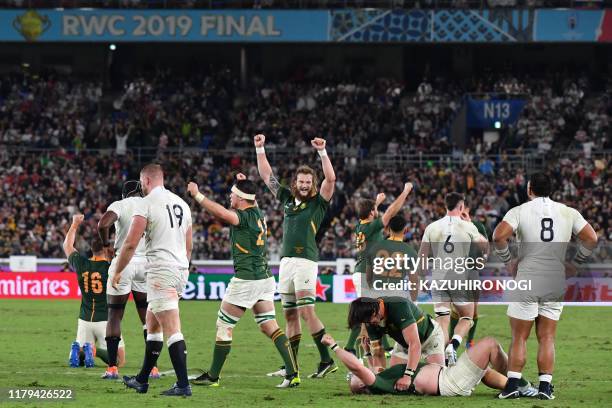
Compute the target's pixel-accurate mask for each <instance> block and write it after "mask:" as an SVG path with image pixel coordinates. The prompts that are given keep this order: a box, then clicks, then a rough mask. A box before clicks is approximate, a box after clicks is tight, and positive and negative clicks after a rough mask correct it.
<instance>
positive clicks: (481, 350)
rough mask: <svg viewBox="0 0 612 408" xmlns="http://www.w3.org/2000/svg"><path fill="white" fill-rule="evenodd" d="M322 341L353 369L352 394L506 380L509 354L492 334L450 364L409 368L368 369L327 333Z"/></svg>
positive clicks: (497, 385)
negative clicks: (447, 365) (504, 373)
mask: <svg viewBox="0 0 612 408" xmlns="http://www.w3.org/2000/svg"><path fill="white" fill-rule="evenodd" d="M322 341H323V343H324V344H326V345H328V346H330V348H331V349H332V350H333V351H334V352H335V353H336V356H338V358H339V359H340V361H342V363H344V365H345V366H346V367H347V368H348V369H349V370H350V371H351V372H352V373H353V376H352V377H351V381H350V383H349V387H350V389H351V391H352V392H353V393H354V394H417V395H431V396H438V395H439V396H443V397H453V396H470V395H471V394H472V391H473V390H474V388H475V387H476V385H478V383H479V382H480V381H482V382H484V383H485V385H487V386H488V387H491V388H493V389H496V390H500V389H503V388H504V386H505V385H506V382H507V380H508V379H507V377H506V376H505V375H503V374H500V372H506V369H507V364H508V357H507V356H506V353H504V351H503V349H502V347H501V346H500V344H499V343H498V342H497V340H495V339H494V338H492V337H485V338H484V339H482V340H481V341H479V342H478V343H476V344H475V345H474V346H473V347H472V348H470V349H469V350H468V351H466V352H465V353H463V354H462V355H461V357H460V358H459V359H458V360H457V364H456V365H454V366H453V367H443V366H441V365H439V364H423V363H420V364H419V365H418V366H417V367H416V369H410V368H408V367H407V366H406V365H405V364H396V365H394V366H391V367H390V368H388V369H382V368H381V367H377V366H372V368H371V369H370V368H368V367H366V366H364V365H363V363H362V362H361V361H360V360H359V359H357V357H355V356H354V355H353V354H352V353H350V352H348V351H346V350H344V349H343V348H340V347H338V344H337V343H336V341H335V340H334V339H333V337H332V336H330V335H329V334H326V335H325V336H323V339H322ZM489 365H490V366H491V367H489ZM527 387H528V388H529V389H531V390H532V392H531V394H533V395H535V389H533V387H531V386H530V385H529V384H528V385H527Z"/></svg>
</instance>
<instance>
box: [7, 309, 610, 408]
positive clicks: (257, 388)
mask: <svg viewBox="0 0 612 408" xmlns="http://www.w3.org/2000/svg"><path fill="white" fill-rule="evenodd" d="M218 306H219V303H218V302H208V301H205V302H182V303H181V320H182V323H183V333H184V334H185V338H186V341H187V348H188V350H189V356H188V366H189V368H190V372H192V373H193V372H195V369H207V368H208V365H209V363H210V358H211V352H212V348H213V344H214V326H215V319H216V312H217V308H218ZM425 309H426V310H428V311H429V312H431V310H430V309H431V307H430V306H425ZM317 310H318V311H319V316H320V317H321V319H322V320H323V322H325V324H326V326H327V331H328V332H330V333H331V334H332V335H334V336H335V337H336V339H337V340H338V341H339V342H340V341H344V340H345V338H346V330H345V329H344V326H345V323H344V322H345V316H346V310H347V306H346V305H334V304H329V303H323V304H318V305H317ZM480 315H481V316H482V317H481V320H480V322H479V325H478V335H479V336H484V335H493V336H495V337H497V338H498V339H499V340H500V341H501V343H502V344H503V345H504V347H507V345H508V344H509V334H508V333H509V332H508V323H507V319H506V317H505V307H503V306H481V308H480ZM0 316H2V317H1V320H2V324H1V326H0V344H1V345H2V358H1V360H0V361H1V362H2V364H1V365H0V388H6V387H44V388H57V387H70V388H73V389H74V390H75V396H76V400H75V401H73V402H63V403H56V402H49V403H45V404H44V406H58V405H60V404H62V405H65V406H121V407H122V408H123V407H131V406H143V404H145V405H149V406H150V405H151V404H154V405H155V406H167V407H171V406H172V407H176V406H202V404H206V405H207V406H214V407H236V406H240V407H243V406H270V407H272V406H278V407H285V406H287V407H288V406H300V405H301V406H304V405H308V406H320V407H336V406H337V407H345V406H346V407H348V406H351V407H353V406H381V405H383V406H400V405H406V404H411V405H412V406H425V407H433V406H445V405H448V404H452V406H453V407H489V406H493V405H494V404H495V405H512V406H520V407H545V406H550V407H576V406H579V405H580V406H585V407H601V406H610V405H611V404H612V370H610V364H611V363H612V359H611V358H610V355H611V352H612V339H611V338H610V337H611V335H612V314H611V313H610V309H606V308H602V307H599V308H597V307H566V308H565V310H564V312H563V317H562V321H561V323H560V325H559V331H558V336H557V368H556V372H555V377H554V383H555V387H556V388H555V391H556V396H557V399H556V400H554V401H539V400H534V399H521V400H518V401H516V400H515V401H498V400H495V399H494V396H495V391H493V390H490V389H488V388H486V387H485V386H483V385H479V386H478V387H477V389H476V391H475V393H474V395H473V396H472V397H469V398H453V399H452V400H449V399H448V398H441V397H408V396H351V395H350V394H349V391H348V387H347V384H346V381H345V374H346V370H345V369H344V367H341V369H340V370H338V372H336V373H335V374H332V375H330V377H328V378H326V379H324V380H310V379H308V378H306V377H307V374H309V373H310V372H311V371H312V370H313V369H314V368H315V366H316V364H317V357H316V356H317V353H316V349H315V347H314V344H313V343H312V340H311V339H310V338H308V336H306V337H304V339H303V340H302V343H301V345H300V364H301V368H302V385H301V386H300V387H298V388H295V389H289V390H278V389H276V388H275V387H274V386H275V385H276V384H277V383H278V382H279V379H276V378H268V377H266V376H265V373H266V372H269V371H272V370H274V369H276V368H277V367H278V366H279V365H280V358H279V357H278V355H277V353H276V350H275V348H274V346H273V344H272V343H271V341H269V340H268V339H267V338H266V337H264V336H263V335H262V334H260V333H259V331H258V329H257V326H256V325H255V323H254V321H253V319H252V317H251V315H250V314H246V315H245V317H244V318H243V319H242V321H241V322H240V323H239V324H238V327H237V328H236V330H235V332H234V333H235V334H234V343H233V347H232V351H231V353H230V355H229V358H228V362H227V364H226V366H225V368H224V371H223V373H222V376H221V387H219V388H212V389H207V388H203V387H195V386H194V389H193V397H192V398H189V399H182V398H180V399H173V398H168V397H161V396H159V395H158V394H159V392H161V391H163V390H165V389H167V388H169V387H170V386H171V385H172V383H173V382H174V376H170V377H164V378H162V379H160V380H153V381H152V382H151V387H150V388H149V393H148V394H146V395H139V394H136V393H134V392H133V391H132V390H126V389H125V388H124V386H123V385H122V384H121V383H120V382H109V381H104V380H101V379H100V378H99V377H100V375H101V374H102V372H103V371H104V365H103V363H102V362H101V361H100V360H96V364H97V366H96V367H95V368H93V369H84V368H79V369H71V368H69V367H68V353H69V349H70V344H71V342H72V341H73V340H74V338H75V334H76V326H77V316H78V302H77V301H47V302H45V301H39V300H36V301H22V300H2V301H0ZM279 321H281V324H284V323H283V322H282V318H279ZM123 332H124V337H125V340H126V345H127V365H126V367H124V368H123V369H121V374H130V375H132V374H134V373H136V372H137V370H138V369H139V368H140V364H141V362H142V356H143V340H142V331H141V326H140V324H139V322H137V317H136V312H135V310H134V309H133V304H130V305H128V309H127V310H126V319H125V320H124V324H123ZM341 344H342V343H341ZM535 351H536V343H535V340H534V339H532V340H530V342H529V359H528V363H527V367H526V369H525V375H526V376H527V378H529V379H532V380H536V379H537V367H536V365H535ZM159 367H160V370H161V371H165V370H170V369H171V364H170V361H169V358H168V353H167V350H166V348H165V346H164V350H163V352H162V356H161V358H160V360H159ZM5 401H6V400H4V401H2V405H4V406H17V405H18V404H6V403H5ZM34 405H36V406H39V405H41V403H40V402H38V403H34ZM30 406H32V404H30Z"/></svg>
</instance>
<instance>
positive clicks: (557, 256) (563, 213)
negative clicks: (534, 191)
mask: <svg viewBox="0 0 612 408" xmlns="http://www.w3.org/2000/svg"><path fill="white" fill-rule="evenodd" d="M504 221H506V222H507V223H508V224H509V225H510V226H511V227H512V230H513V231H515V232H516V237H517V241H518V242H519V264H518V272H517V273H518V274H531V275H533V274H536V275H538V274H541V273H542V272H557V273H565V272H564V271H565V266H564V264H563V262H564V260H565V252H566V249H567V243H568V242H569V241H570V240H571V238H572V234H574V235H576V234H578V233H579V232H580V231H581V230H582V229H583V228H584V226H585V225H586V224H587V222H586V221H585V219H584V218H583V217H582V215H581V214H580V213H579V212H578V211H577V210H575V209H573V208H571V207H568V206H566V205H565V204H561V203H557V202H555V201H553V200H551V199H550V198H547V197H537V198H535V199H533V200H531V201H529V202H527V203H525V204H522V205H520V206H518V207H514V208H512V209H511V210H510V211H508V212H507V213H506V216H505V217H504Z"/></svg>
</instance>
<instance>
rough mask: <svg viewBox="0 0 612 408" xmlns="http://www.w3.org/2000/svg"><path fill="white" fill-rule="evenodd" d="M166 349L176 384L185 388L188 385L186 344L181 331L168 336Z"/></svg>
mask: <svg viewBox="0 0 612 408" xmlns="http://www.w3.org/2000/svg"><path fill="white" fill-rule="evenodd" d="M168 351H169V352H170V361H172V367H174V372H175V374H176V385H177V386H178V387H179V388H185V387H187V386H188V385H189V380H188V379H187V345H186V344H185V340H184V337H183V333H181V332H178V333H174V334H173V335H172V336H170V337H169V338H168ZM151 369H153V367H151ZM150 371H151V370H149V372H150Z"/></svg>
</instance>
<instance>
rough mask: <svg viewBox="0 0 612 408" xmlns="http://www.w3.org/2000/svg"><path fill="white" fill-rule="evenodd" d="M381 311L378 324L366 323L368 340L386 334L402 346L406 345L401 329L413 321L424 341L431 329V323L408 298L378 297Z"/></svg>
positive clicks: (377, 338)
mask: <svg viewBox="0 0 612 408" xmlns="http://www.w3.org/2000/svg"><path fill="white" fill-rule="evenodd" d="M378 301H379V303H380V307H381V308H382V311H383V315H384V318H383V321H382V322H381V323H380V325H372V324H367V323H366V329H367V331H368V337H369V338H370V340H380V339H381V338H382V336H383V335H384V334H388V335H389V337H391V338H392V339H393V340H395V341H396V342H397V343H399V344H400V345H401V346H402V347H404V348H406V347H408V344H406V340H405V339H404V335H403V334H402V330H404V329H405V328H406V327H408V326H410V325H411V324H413V323H416V324H417V329H418V331H419V339H420V340H421V343H423V342H425V340H427V338H428V337H429V335H430V334H431V332H432V331H433V324H432V323H431V320H430V319H429V316H428V315H426V314H425V313H424V312H423V311H422V310H421V309H419V307H418V306H417V305H415V304H414V303H412V302H411V301H410V300H407V299H405V298H401V297H397V296H383V297H380V298H378Z"/></svg>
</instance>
